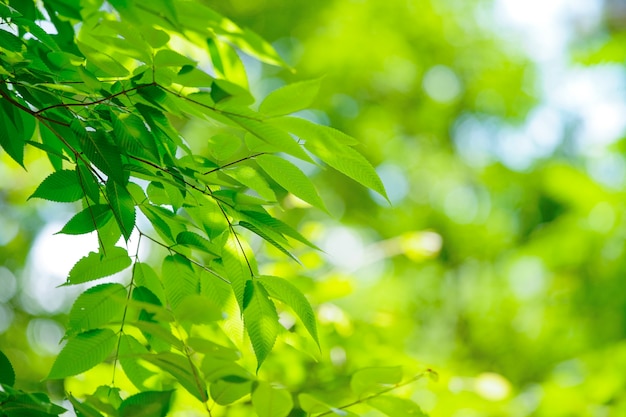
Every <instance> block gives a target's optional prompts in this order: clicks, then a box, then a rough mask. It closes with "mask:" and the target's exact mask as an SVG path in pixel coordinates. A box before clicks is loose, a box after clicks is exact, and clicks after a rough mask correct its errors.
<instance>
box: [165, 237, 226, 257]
mask: <svg viewBox="0 0 626 417" xmlns="http://www.w3.org/2000/svg"><path fill="white" fill-rule="evenodd" d="M176 243H178V244H179V245H185V246H189V247H191V248H194V249H199V250H201V251H203V252H206V253H209V254H211V255H214V256H219V254H218V252H219V249H218V248H217V247H216V246H215V245H214V244H213V243H211V242H210V241H209V240H208V239H206V238H204V237H202V236H200V235H199V234H197V233H195V232H189V231H184V232H180V233H179V234H178V235H177V236H176Z"/></svg>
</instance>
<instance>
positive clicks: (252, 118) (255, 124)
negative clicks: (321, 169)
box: [218, 104, 313, 162]
mask: <svg viewBox="0 0 626 417" xmlns="http://www.w3.org/2000/svg"><path fill="white" fill-rule="evenodd" d="M218 107H219V110H220V111H221V112H223V113H224V115H225V116H226V117H228V118H229V119H230V120H232V121H233V122H235V123H236V124H237V125H239V126H241V127H242V128H243V129H245V130H247V131H248V132H250V133H251V134H252V135H254V136H255V137H257V138H258V139H260V140H261V141H263V142H265V143H268V144H270V145H272V146H273V147H274V148H276V150H277V151H278V152H285V153H288V154H290V155H292V156H295V157H296V158H298V159H302V160H303V161H307V162H313V161H312V159H311V157H310V156H309V155H308V154H307V153H306V152H305V151H304V149H302V146H301V145H300V144H299V143H297V142H296V141H295V140H294V139H293V138H292V137H291V135H289V134H288V133H287V132H286V131H284V130H283V129H281V128H279V127H277V126H274V125H272V124H270V123H268V122H267V121H265V120H263V116H261V115H260V114H258V113H255V112H253V111H252V110H250V109H248V108H246V107H242V106H235V105H228V104H224V105H222V104H220V105H219V106H218Z"/></svg>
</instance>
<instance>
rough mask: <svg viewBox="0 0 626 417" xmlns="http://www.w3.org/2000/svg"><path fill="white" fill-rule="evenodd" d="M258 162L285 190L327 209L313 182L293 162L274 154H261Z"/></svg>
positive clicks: (257, 159) (313, 204)
mask: <svg viewBox="0 0 626 417" xmlns="http://www.w3.org/2000/svg"><path fill="white" fill-rule="evenodd" d="M256 162H257V163H258V164H259V166H260V167H261V168H263V170H264V171H265V172H266V173H267V175H269V176H270V178H272V179H273V180H274V181H276V182H277V183H278V185H280V186H281V187H283V188H284V189H285V190H287V191H289V192H290V193H291V194H293V195H295V196H296V197H299V198H301V199H302V200H304V201H306V202H307V203H309V204H311V205H312V206H315V207H317V208H319V209H322V210H324V211H326V207H325V206H324V202H323V201H322V199H321V198H320V196H319V194H318V193H317V190H316V189H315V187H314V186H313V183H312V182H311V180H310V179H308V178H307V176H306V175H305V174H304V173H303V172H302V171H301V170H300V168H298V167H297V166H295V165H294V164H292V163H291V162H289V161H287V160H285V159H282V158H279V157H277V156H274V155H259V156H257V158H256Z"/></svg>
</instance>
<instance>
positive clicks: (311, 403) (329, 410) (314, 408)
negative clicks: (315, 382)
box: [298, 393, 358, 417]
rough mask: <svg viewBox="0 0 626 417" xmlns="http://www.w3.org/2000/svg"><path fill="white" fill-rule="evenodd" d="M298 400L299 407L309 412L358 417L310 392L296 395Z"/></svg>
mask: <svg viewBox="0 0 626 417" xmlns="http://www.w3.org/2000/svg"><path fill="white" fill-rule="evenodd" d="M298 402H299V403H300V407H302V409H303V410H304V411H306V412H307V413H309V414H318V413H324V415H330V414H333V415H336V416H341V417H358V416H357V415H356V414H354V413H352V412H350V411H348V410H345V409H344V410H342V409H340V408H336V407H332V406H330V405H328V404H326V403H325V402H322V401H320V400H318V399H317V398H315V397H314V396H312V395H310V394H306V393H302V394H300V395H298Z"/></svg>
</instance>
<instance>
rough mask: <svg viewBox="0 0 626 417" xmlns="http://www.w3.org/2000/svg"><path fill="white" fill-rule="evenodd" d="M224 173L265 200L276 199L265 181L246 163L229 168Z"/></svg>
mask: <svg viewBox="0 0 626 417" xmlns="http://www.w3.org/2000/svg"><path fill="white" fill-rule="evenodd" d="M226 174H227V175H228V176H229V177H231V178H234V179H235V180H237V181H239V182H240V183H242V184H243V185H245V186H246V187H248V188H250V189H251V190H254V191H256V192H257V193H258V194H259V195H260V196H261V197H262V198H264V199H266V200H267V201H276V194H274V191H273V190H272V189H271V188H270V186H269V185H268V184H267V181H266V180H265V178H263V176H261V175H260V174H259V173H258V172H257V170H255V169H254V168H252V167H251V166H248V165H239V166H236V167H234V168H230V169H228V170H227V171H226Z"/></svg>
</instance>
